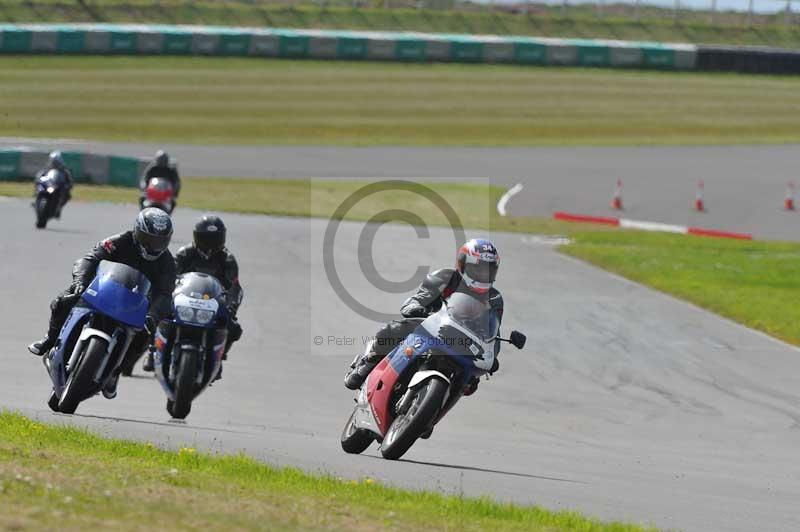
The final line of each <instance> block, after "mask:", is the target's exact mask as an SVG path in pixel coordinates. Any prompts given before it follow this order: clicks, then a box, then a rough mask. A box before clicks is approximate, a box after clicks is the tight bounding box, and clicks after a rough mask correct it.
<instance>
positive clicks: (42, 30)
mask: <svg viewBox="0 0 800 532" xmlns="http://www.w3.org/2000/svg"><path fill="white" fill-rule="evenodd" d="M697 50H698V47H697V46H694V45H689V44H661V43H650V42H623V41H604V40H585V39H552V38H535V37H503V36H487V35H483V36H482V35H462V34H444V33H442V34H428V33H416V32H361V31H336V30H303V29H297V30H295V29H274V28H230V27H216V26H176V25H152V24H151V25H144V24H35V25H33V24H32V25H27V24H0V53H59V54H81V53H88V54H109V53H110V54H129V55H135V54H143V55H152V54H169V55H215V56H253V55H255V56H266V57H274V56H278V57H285V58H308V57H314V58H317V59H343V60H364V59H373V60H395V61H453V62H460V63H477V62H483V63H515V64H523V65H557V66H591V67H618V68H656V69H681V70H692V69H695V68H697Z"/></svg>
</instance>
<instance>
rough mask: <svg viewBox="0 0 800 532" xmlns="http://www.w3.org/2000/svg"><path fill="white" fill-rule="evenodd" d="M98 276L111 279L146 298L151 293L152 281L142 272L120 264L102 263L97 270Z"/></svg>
mask: <svg viewBox="0 0 800 532" xmlns="http://www.w3.org/2000/svg"><path fill="white" fill-rule="evenodd" d="M97 276H98V277H104V278H106V279H111V280H112V281H114V282H115V283H117V284H119V285H122V286H124V287H126V288H128V289H130V290H131V292H136V293H138V294H143V295H145V296H146V295H147V294H148V293H149V292H150V281H149V280H148V279H147V277H146V276H145V275H144V274H143V273H142V272H140V271H139V270H137V269H135V268H131V267H130V266H127V265H125V264H121V263H119V262H109V261H106V260H104V261H102V262H101V263H100V266H99V267H98V268H97Z"/></svg>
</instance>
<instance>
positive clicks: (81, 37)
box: [56, 29, 86, 54]
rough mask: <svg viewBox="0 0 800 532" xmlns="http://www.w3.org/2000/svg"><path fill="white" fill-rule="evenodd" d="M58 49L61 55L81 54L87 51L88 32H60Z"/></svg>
mask: <svg viewBox="0 0 800 532" xmlns="http://www.w3.org/2000/svg"><path fill="white" fill-rule="evenodd" d="M56 49H57V50H58V53H60V54H79V53H83V52H84V50H85V49H86V32H85V31H76V30H63V29H62V30H59V32H58V44H57V45H56Z"/></svg>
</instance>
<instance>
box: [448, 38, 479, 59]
mask: <svg viewBox="0 0 800 532" xmlns="http://www.w3.org/2000/svg"><path fill="white" fill-rule="evenodd" d="M450 59H452V60H453V61H458V62H462V61H466V62H470V63H472V62H479V61H483V43H482V42H479V41H467V40H454V41H451V43H450Z"/></svg>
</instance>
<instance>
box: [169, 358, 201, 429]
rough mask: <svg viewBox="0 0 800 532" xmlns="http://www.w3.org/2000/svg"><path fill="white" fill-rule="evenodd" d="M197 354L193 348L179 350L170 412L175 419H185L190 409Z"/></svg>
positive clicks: (195, 375) (195, 376)
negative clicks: (173, 400)
mask: <svg viewBox="0 0 800 532" xmlns="http://www.w3.org/2000/svg"><path fill="white" fill-rule="evenodd" d="M197 356H198V354H197V351H196V350H194V349H184V350H183V351H182V352H181V362H180V366H179V367H178V376H177V378H176V379H175V402H174V403H173V404H172V412H170V414H171V415H172V417H174V418H175V419H185V418H186V416H188V415H189V412H191V411H192V399H194V383H195V381H196V380H197ZM167 410H169V408H167Z"/></svg>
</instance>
